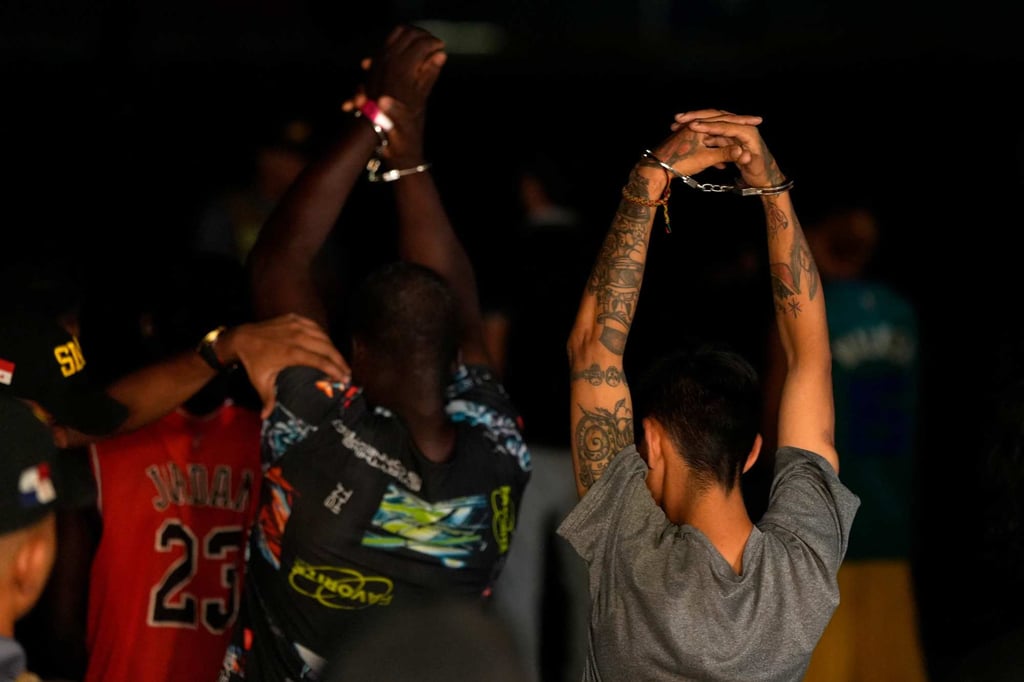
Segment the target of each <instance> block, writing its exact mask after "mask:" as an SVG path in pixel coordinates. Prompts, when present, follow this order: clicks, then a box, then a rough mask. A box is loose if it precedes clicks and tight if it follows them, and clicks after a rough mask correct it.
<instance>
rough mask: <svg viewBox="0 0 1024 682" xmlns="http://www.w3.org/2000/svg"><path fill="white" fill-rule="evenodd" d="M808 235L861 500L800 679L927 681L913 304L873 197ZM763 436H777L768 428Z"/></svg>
mask: <svg viewBox="0 0 1024 682" xmlns="http://www.w3.org/2000/svg"><path fill="white" fill-rule="evenodd" d="M805 232H806V235H807V244H808V246H809V247H810V249H811V252H812V253H813V255H814V259H815V261H816V262H817V264H818V271H819V273H820V274H821V279H822V285H823V287H824V292H825V297H826V299H827V300H828V311H827V314H828V328H829V337H830V340H831V345H832V384H833V390H834V393H835V412H836V414H835V419H836V427H835V429H836V430H835V443H836V450H837V451H838V452H839V453H840V455H841V456H842V458H843V468H842V477H843V482H844V483H846V485H847V486H848V487H849V488H850V489H851V490H852V491H853V492H854V493H856V494H857V495H858V496H859V497H860V499H861V508H860V511H859V512H858V514H857V523H856V524H854V526H853V530H852V532H851V534H850V545H849V548H848V550H847V554H846V559H845V561H844V562H843V566H842V567H841V568H840V571H839V586H840V592H841V595H842V598H841V601H840V604H839V608H838V609H837V610H836V612H835V615H834V616H833V617H832V621H831V622H830V623H829V626H828V628H826V630H825V633H824V635H823V636H822V639H821V641H820V642H819V644H818V647H817V648H816V649H815V652H814V656H813V657H812V659H811V664H810V666H809V668H808V671H807V676H806V678H805V679H806V680H808V681H809V682H817V681H819V680H820V681H821V682H826V681H827V682H853V681H855V680H872V681H873V682H876V681H877V682H885V681H887V680H892V681H893V682H896V681H899V682H914V681H917V680H924V679H925V666H924V658H923V654H922V648H921V642H920V637H919V631H918V620H917V608H916V604H915V599H914V588H913V580H912V575H911V566H910V558H911V549H912V546H911V531H912V513H913V511H914V499H913V496H914V486H913V472H914V467H915V456H916V455H915V453H916V449H917V441H918V420H919V404H920V399H919V382H920V377H919V349H918V343H919V339H918V337H919V323H918V314H917V310H916V307H915V304H914V303H913V301H912V300H911V299H910V298H909V297H908V296H907V295H905V294H903V293H902V292H900V291H898V290H897V289H896V288H895V287H894V286H892V285H890V284H888V283H887V282H886V280H885V279H884V278H883V277H882V275H881V274H879V272H878V268H877V266H878V261H877V256H878V252H879V245H880V239H881V237H882V235H881V229H880V224H879V220H878V216H877V215H876V213H875V211H874V209H873V207H872V206H871V204H870V203H869V202H866V201H859V202H849V203H845V204H834V205H832V206H830V207H828V208H827V210H826V212H825V213H824V214H822V215H820V216H818V217H816V218H812V219H811V220H810V221H809V222H808V224H807V226H806V228H805ZM770 338H771V339H772V344H771V348H770V352H769V354H768V358H769V360H768V368H767V370H766V377H765V388H766V403H767V404H766V409H767V413H769V414H773V413H774V410H775V407H774V405H777V404H778V399H779V390H780V384H779V378H780V376H781V373H782V372H783V371H784V364H785V360H784V359H783V358H782V357H781V351H780V350H779V348H778V339H777V334H773V335H772V336H771V337H770ZM768 428H769V426H766V429H768ZM767 433H768V435H769V436H770V437H772V438H774V435H775V434H774V431H773V430H771V431H767Z"/></svg>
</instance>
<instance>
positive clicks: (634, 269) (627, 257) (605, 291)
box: [587, 173, 654, 355]
mask: <svg viewBox="0 0 1024 682" xmlns="http://www.w3.org/2000/svg"><path fill="white" fill-rule="evenodd" d="M647 185H648V181H647V179H646V178H644V177H641V176H639V175H636V174H635V173H634V174H631V176H630V179H629V182H628V183H627V188H626V190H627V192H629V193H630V194H634V195H636V196H646V195H647ZM653 220H654V215H653V213H652V212H651V208H650V207H649V206H642V205H640V204H635V203H632V202H629V201H626V200H625V199H623V200H622V201H620V202H619V209H618V211H617V212H616V214H615V218H614V220H613V221H612V227H611V229H610V230H609V231H608V236H606V237H605V240H604V244H603V245H602V246H601V252H600V254H599V255H598V257H597V261H596V262H595V263H594V269H593V270H592V271H591V273H590V279H589V280H588V282H587V292H588V293H590V294H592V295H593V296H594V297H595V298H596V299H597V321H598V322H599V323H600V324H601V325H602V330H601V334H600V337H599V338H600V340H601V344H602V345H604V347H605V348H607V349H608V350H610V351H611V352H613V353H615V354H616V355H622V354H623V352H624V351H625V348H626V336H627V335H628V333H629V328H630V325H632V324H633V316H634V315H635V314H636V302H637V299H638V297H639V295H640V283H641V282H642V280H643V274H644V259H645V257H646V254H647V239H648V237H647V232H648V229H649V228H650V224H651V222H652V221H653Z"/></svg>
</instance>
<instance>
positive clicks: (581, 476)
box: [567, 163, 668, 497]
mask: <svg viewBox="0 0 1024 682" xmlns="http://www.w3.org/2000/svg"><path fill="white" fill-rule="evenodd" d="M667 182H668V178H667V177H666V175H665V173H664V172H663V171H662V170H661V169H660V168H658V167H657V166H653V167H651V166H649V165H646V164H643V163H641V164H638V165H637V166H636V167H635V168H634V169H633V171H632V173H631V174H630V176H629V180H628V183H627V184H626V187H625V188H624V189H623V193H624V197H623V199H622V200H621V201H620V202H619V207H618V210H617V211H616V213H615V217H614V219H613V220H612V224H611V227H610V228H609V230H608V234H607V236H606V237H605V240H604V244H603V246H602V247H601V250H600V252H599V253H598V256H597V259H596V261H595V263H594V266H593V269H592V270H591V273H590V278H589V279H588V280H587V284H586V288H585V289H584V291H583V297H582V299H581V301H580V307H579V311H578V313H577V315H576V323H575V325H574V326H573V329H572V332H571V334H570V336H569V342H568V344H567V350H568V353H569V368H570V389H571V390H570V396H571V397H570V400H571V402H572V404H571V427H570V428H571V431H570V438H571V446H572V459H573V469H574V471H575V474H576V491H577V492H578V493H579V495H580V496H581V497H582V496H583V494H584V493H586V492H587V490H589V489H590V486H592V485H593V484H594V482H595V481H597V479H598V478H599V477H600V476H601V474H602V473H603V472H604V470H605V468H606V467H607V466H608V463H609V462H610V461H611V459H612V458H613V457H614V456H615V455H616V454H618V453H619V451H620V450H622V448H623V447H625V446H626V445H628V444H630V443H632V442H633V406H632V402H631V400H630V396H629V387H628V386H627V384H626V380H625V376H624V374H623V365H622V356H623V352H624V350H625V347H626V337H627V336H628V335H629V329H630V326H631V325H632V324H633V316H634V314H635V313H636V303H637V298H638V296H639V295H640V284H641V281H642V280H643V274H644V264H645V261H646V260H647V246H648V241H649V239H650V236H651V226H652V225H653V222H654V215H655V210H656V208H657V207H656V206H647V205H644V203H637V200H638V199H639V200H640V201H646V200H656V199H658V198H659V197H661V195H662V192H663V191H664V189H665V185H666V183H667ZM626 195H628V196H629V197H631V198H632V200H631V199H630V198H626Z"/></svg>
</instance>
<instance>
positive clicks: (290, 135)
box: [193, 117, 313, 263]
mask: <svg viewBox="0 0 1024 682" xmlns="http://www.w3.org/2000/svg"><path fill="white" fill-rule="evenodd" d="M268 130H269V132H267V133H264V134H263V135H261V136H260V137H259V139H258V140H257V141H256V142H255V143H254V145H253V147H254V148H253V150H252V153H251V157H249V164H248V166H247V168H246V172H247V176H246V177H244V178H243V179H242V181H241V182H239V183H236V184H235V185H234V186H231V187H229V188H227V189H224V190H222V191H221V192H220V193H218V194H216V195H215V196H214V197H213V198H212V199H211V200H210V202H209V203H208V204H207V205H206V206H205V207H204V208H203V209H202V210H201V211H200V215H199V222H198V226H197V230H196V234H195V238H194V244H193V246H194V249H195V250H196V251H198V252H211V253H219V254H223V255H227V256H230V257H232V258H234V259H235V260H237V261H238V262H239V263H244V262H245V261H246V259H247V258H248V256H249V251H250V250H251V249H252V245H253V244H255V243H256V237H257V235H258V234H259V231H260V228H261V227H263V223H264V222H266V220H267V218H268V217H269V216H270V212H271V211H272V210H273V208H274V206H275V205H276V204H277V201H278V199H280V198H281V195H283V194H284V192H285V190H286V189H288V187H289V185H291V184H292V182H294V181H295V178H296V177H298V175H299V172H301V171H302V169H303V167H304V166H305V165H306V163H307V162H308V161H309V154H310V141H311V138H312V136H313V127H312V124H311V123H310V122H309V121H307V120H306V119H304V118H300V117H286V120H285V121H284V122H279V121H275V122H274V123H272V124H270V125H269V126H268Z"/></svg>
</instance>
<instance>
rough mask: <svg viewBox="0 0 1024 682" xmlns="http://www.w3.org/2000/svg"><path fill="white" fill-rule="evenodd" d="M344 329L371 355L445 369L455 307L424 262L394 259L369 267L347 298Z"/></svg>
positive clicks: (454, 342)
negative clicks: (349, 301)
mask: <svg viewBox="0 0 1024 682" xmlns="http://www.w3.org/2000/svg"><path fill="white" fill-rule="evenodd" d="M349 322H350V330H351V334H352V337H353V338H357V339H361V340H362V341H364V342H366V344H367V346H368V347H369V348H370V349H371V350H372V352H373V353H374V354H376V355H379V356H381V357H383V358H387V359H389V360H391V361H393V362H394V363H396V364H398V365H401V366H409V364H410V362H415V363H416V364H422V365H424V366H426V367H430V368H432V369H437V370H438V371H440V372H442V373H447V372H448V371H449V370H450V368H451V365H452V363H453V362H454V361H455V359H456V356H457V353H458V346H459V328H458V311H457V307H456V301H455V296H454V294H453V293H452V290H451V288H450V287H449V286H448V283H447V282H446V281H445V280H444V278H442V277H441V276H440V275H438V274H437V273H436V272H434V271H433V270H431V269H430V268H428V267H426V266H423V265H419V264H417V263H410V262H405V261H398V262H394V263H388V264H385V265H383V266H380V267H378V268H377V269H376V270H374V271H372V272H371V273H370V274H369V275H368V276H367V277H366V278H365V279H364V280H363V281H362V283H361V284H360V286H359V288H358V289H357V291H356V295H355V297H354V299H353V302H352V309H351V314H350V320H349Z"/></svg>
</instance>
